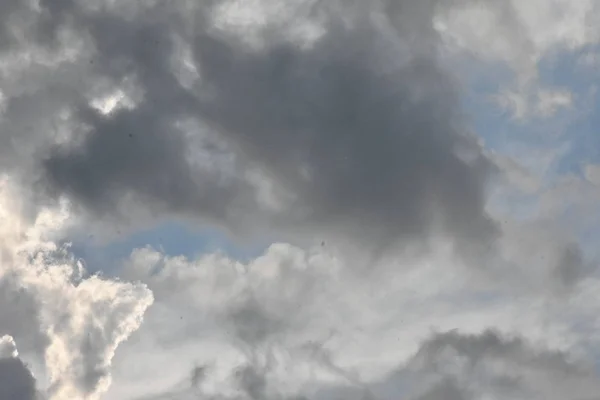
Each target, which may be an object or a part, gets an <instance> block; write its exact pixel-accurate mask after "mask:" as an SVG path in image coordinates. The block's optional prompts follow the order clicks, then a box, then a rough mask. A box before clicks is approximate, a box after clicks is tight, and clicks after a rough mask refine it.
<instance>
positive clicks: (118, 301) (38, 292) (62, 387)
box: [0, 179, 152, 400]
mask: <svg viewBox="0 0 600 400" xmlns="http://www.w3.org/2000/svg"><path fill="white" fill-rule="evenodd" d="M11 183H12V182H11V181H10V179H2V181H1V187H0V235H1V237H2V243H1V244H0V255H1V258H0V296H1V297H2V298H3V299H6V301H5V302H3V303H2V305H1V307H0V327H1V329H2V330H3V331H4V332H3V333H4V334H9V335H11V337H14V338H15V339H16V340H18V341H19V342H22V343H23V344H24V346H23V351H24V354H25V355H29V356H30V357H33V359H35V357H36V355H37V356H43V364H44V365H45V370H44V372H45V377H46V378H47V384H48V385H47V386H46V385H45V382H43V381H42V382H41V385H40V388H39V389H40V390H42V391H43V392H45V393H46V394H47V398H49V399H51V400H62V399H76V398H86V399H95V398H99V396H100V395H101V394H102V393H103V392H104V391H105V390H106V389H107V387H108V386H109V384H110V372H109V367H110V363H111V360H112V358H113V356H114V352H115V349H116V348H117V346H118V345H119V343H121V342H122V341H123V340H125V339H126V338H127V337H128V336H129V335H130V334H131V333H132V332H133V331H135V330H136V329H137V327H138V326H139V324H140V323H141V319H142V315H143V313H144V311H145V309H146V308H147V307H148V306H149V305H150V304H151V303H152V295H151V293H150V292H149V291H148V290H147V288H146V287H145V286H144V285H141V284H129V283H122V282H119V281H111V280H106V279H102V278H100V277H98V276H86V274H85V271H84V269H83V267H82V265H81V263H80V262H79V261H78V260H76V259H75V258H74V257H73V256H72V255H71V254H70V253H69V252H68V247H64V246H60V245H58V244H56V243H55V242H54V241H53V240H52V239H53V236H54V235H56V233H57V231H58V230H59V229H60V228H61V226H62V225H63V224H64V222H65V219H66V218H67V217H68V210H67V209H66V208H64V207H63V208H62V209H59V210H52V209H46V210H44V211H43V212H42V213H40V214H39V215H38V216H37V217H36V219H35V220H34V221H33V223H30V222H29V221H28V220H27V219H26V218H24V217H23V215H22V213H21V211H20V210H19V204H18V203H19V196H18V191H17V190H16V189H15V187H14V186H13V185H11ZM6 340H8V339H6ZM6 340H5V341H6ZM27 353H29V354H27ZM11 363H13V364H14V363H16V361H11Z"/></svg>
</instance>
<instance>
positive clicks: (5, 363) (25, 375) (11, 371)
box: [0, 357, 37, 400]
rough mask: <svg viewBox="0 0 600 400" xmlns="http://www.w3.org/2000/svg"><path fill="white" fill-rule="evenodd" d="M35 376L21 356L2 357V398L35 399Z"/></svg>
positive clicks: (0, 390)
mask: <svg viewBox="0 0 600 400" xmlns="http://www.w3.org/2000/svg"><path fill="white" fill-rule="evenodd" d="M36 393H37V392H36V389H35V378H34V377H33V375H31V372H30V371H29V369H28V368H27V366H26V365H25V364H24V363H23V361H21V359H19V358H16V357H15V358H3V359H0V399H6V400H8V399H11V400H35V399H36V398H37V397H36V396H37V394H36Z"/></svg>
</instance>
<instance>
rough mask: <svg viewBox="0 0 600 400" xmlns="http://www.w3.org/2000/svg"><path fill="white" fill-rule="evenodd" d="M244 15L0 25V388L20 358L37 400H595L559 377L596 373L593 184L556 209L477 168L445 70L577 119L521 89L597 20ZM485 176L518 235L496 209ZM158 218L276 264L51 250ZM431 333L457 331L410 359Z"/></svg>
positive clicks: (532, 88) (354, 13)
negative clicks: (242, 243)
mask: <svg viewBox="0 0 600 400" xmlns="http://www.w3.org/2000/svg"><path fill="white" fill-rule="evenodd" d="M252 4H253V5H251V6H250V5H245V6H241V3H240V2H237V1H211V2H201V3H199V2H189V1H185V0H175V1H171V2H127V1H125V2H113V1H100V2H90V1H84V0H60V1H41V2H39V4H34V3H31V2H25V1H8V2H5V3H3V5H2V6H0V38H1V39H2V40H0V88H1V89H0V172H3V173H5V174H6V175H7V176H8V178H7V179H5V180H3V181H2V182H3V183H2V185H3V186H2V188H1V189H0V238H1V239H2V240H1V243H0V255H1V259H0V261H1V263H0V327H2V329H5V331H3V332H0V335H4V334H7V335H10V337H14V338H15V341H17V342H18V343H19V349H20V352H21V354H22V356H20V357H19V358H15V357H16V356H12V355H11V356H10V357H5V358H3V359H2V361H0V377H3V376H5V375H6V374H13V373H18V374H20V375H19V376H24V377H27V376H30V375H31V374H29V375H28V373H29V372H28V371H27V368H25V366H24V364H23V363H22V362H21V360H28V361H29V360H32V361H33V362H34V363H35V365H36V366H38V365H37V364H39V365H41V366H42V368H40V369H41V370H42V372H43V373H42V374H37V369H36V370H35V371H36V378H35V379H33V378H32V375H31V380H24V381H23V382H25V383H26V385H25V386H27V387H31V388H33V387H35V385H36V384H37V386H38V389H39V390H40V391H41V392H43V394H44V395H45V396H46V397H48V398H50V399H51V400H62V399H72V398H82V399H86V400H87V399H91V400H94V399H100V398H102V396H104V397H106V398H135V397H136V396H139V395H142V394H146V395H148V396H149V398H154V399H161V398H171V397H179V398H181V399H184V398H194V397H198V396H200V395H206V396H213V398H215V399H220V398H222V399H241V398H245V399H258V398H261V399H269V398H281V399H300V398H307V399H312V398H314V399H316V400H325V399H332V398H339V397H342V398H348V399H352V398H357V399H365V398H369V399H378V398H381V399H387V398H397V397H399V396H400V397H403V398H407V399H423V400H426V399H430V400H435V399H438V398H450V399H457V400H458V399H475V398H479V397H483V396H484V395H489V396H496V397H503V396H504V397H506V396H508V397H511V398H528V399H529V398H536V396H537V397H538V398H548V399H552V398H570V397H569V396H574V395H575V394H576V395H577V396H579V395H581V396H580V398H581V400H583V399H585V400H587V398H590V397H592V396H594V395H595V393H597V392H598V391H597V389H598V388H597V384H596V381H597V374H596V371H593V370H592V369H591V368H587V367H586V366H579V364H577V363H575V362H571V361H570V360H567V358H568V357H567V356H566V355H565V354H569V355H570V354H577V355H579V354H580V353H581V352H582V351H583V350H589V352H590V354H594V355H596V353H597V351H596V350H595V349H597V348H598V337H597V335H595V334H594V332H596V331H597V328H598V327H599V326H600V324H599V323H598V320H597V316H596V310H597V307H598V301H597V299H596V297H597V296H595V293H597V289H598V281H597V277H595V276H594V275H593V274H592V273H591V272H592V271H593V268H592V267H593V262H592V261H593V260H590V259H589V257H588V253H586V252H585V251H584V249H582V248H581V246H580V243H579V240H578V238H579V237H578V234H580V233H581V228H582V227H584V226H586V227H589V226H587V225H586V224H591V223H592V222H593V220H595V219H594V218H592V217H590V215H593V213H594V212H596V211H597V210H596V208H597V207H596V204H597V203H598V201H597V200H598V191H597V190H596V189H597V183H598V182H597V181H598V179H597V175H598V173H597V171H596V169H597V167H595V166H593V165H589V166H588V167H587V169H586V171H585V175H586V179H587V181H584V180H583V179H580V178H577V177H572V176H568V177H562V178H561V179H558V180H554V181H553V183H556V184H555V185H548V184H547V182H546V181H545V180H544V179H542V178H540V177H537V176H534V175H535V174H533V173H531V172H530V171H528V169H527V168H526V167H525V166H523V165H519V163H517V162H513V160H512V159H511V158H510V157H509V156H506V157H504V156H498V155H497V154H494V153H493V152H491V151H489V149H485V148H484V147H483V143H482V142H481V141H480V140H478V138H477V136H476V135H475V134H474V133H473V132H472V129H471V127H470V123H469V119H468V116H467V115H466V114H467V113H466V112H465V111H466V110H464V109H463V108H462V100H463V95H464V94H465V92H464V89H465V88H463V87H461V86H460V80H459V79H456V78H457V76H456V75H460V74H461V73H463V74H469V73H470V72H471V69H469V68H467V69H465V71H459V73H456V71H453V70H452V69H451V67H452V65H453V64H452V62H453V61H455V60H454V59H452V57H448V55H449V53H452V50H456V49H459V50H461V51H462V50H466V51H467V52H471V53H474V54H475V55H476V57H477V58H479V59H481V60H484V61H487V62H490V61H492V62H497V61H500V62H502V63H505V64H506V65H508V66H509V67H510V68H511V69H512V70H513V72H515V76H516V77H517V79H516V82H515V83H514V87H512V86H511V87H508V89H507V90H504V91H502V90H501V91H500V93H501V94H506V96H505V97H502V98H501V100H502V101H504V103H502V102H501V103H502V104H504V105H505V106H508V107H513V108H514V110H515V112H516V113H517V115H518V116H523V117H525V116H531V115H536V116H539V117H543V118H547V117H550V116H551V115H553V114H554V113H555V112H556V111H557V110H558V109H564V110H565V111H569V108H570V107H571V106H572V105H573V104H576V99H575V94H574V93H572V92H571V91H569V90H566V89H564V88H561V87H558V86H557V87H552V88H550V87H546V86H544V85H543V84H540V82H541V81H539V80H538V79H539V76H538V75H539V71H538V69H539V67H540V65H539V63H540V62H541V61H542V60H544V59H545V57H547V56H548V55H551V54H552V53H553V52H555V51H558V50H562V49H564V48H567V49H569V50H575V49H580V48H582V47H584V46H593V45H594V43H595V42H597V40H598V37H597V34H598V32H597V30H596V29H595V28H593V27H594V26H596V25H593V24H592V25H590V26H591V28H585V24H582V23H581V22H582V21H589V20H592V21H593V19H594V18H595V16H594V15H595V14H596V13H595V11H596V10H597V7H596V5H595V3H594V2H592V1H587V0H581V1H572V2H566V1H563V0H552V1H549V2H548V3H544V4H542V3H540V2H538V1H534V2H532V3H531V4H533V6H532V5H531V4H529V3H527V4H525V2H519V3H518V4H517V3H516V2H504V3H502V2H493V1H477V0H468V1H467V0H465V1H462V0H461V1H458V0H456V1H451V2H440V1H428V2H423V1H421V2H418V1H408V0H400V1H387V0H385V1H384V0H381V1H372V2H344V4H342V3H340V2H337V1H293V2H288V3H286V4H284V5H281V4H278V5H277V7H275V6H274V4H273V2H271V1H267V0H263V1H260V0H259V1H253V2H252ZM546 5H548V7H546ZM551 6H552V7H551ZM553 7H554V10H555V11H556V15H555V13H553V12H552V9H553ZM538 11H539V13H538ZM588 12H589V14H591V16H586V13H588ZM559 14H560V15H559ZM548 27H550V28H552V29H549V28H548ZM554 28H556V29H554ZM559 28H560V29H559ZM449 50H450V51H449ZM454 55H456V53H454ZM459 56H464V54H462V53H461V54H459ZM459 78H460V76H459ZM502 104H501V105H502ZM573 108H576V107H573ZM528 156H530V154H528ZM550 158H552V157H549V158H548V159H550ZM537 162H538V164H539V161H537ZM543 164H544V165H548V164H550V162H549V161H548V163H546V162H544V163H543ZM498 174H500V175H502V177H503V178H507V180H508V181H509V182H508V184H509V185H508V186H511V185H512V186H511V187H510V188H509V189H507V192H510V191H513V190H514V191H515V192H520V193H519V194H518V195H519V196H521V197H519V198H518V199H519V200H520V201H521V200H522V201H523V203H527V200H529V201H530V202H529V203H528V204H525V205H522V204H521V203H518V202H517V201H515V202H510V203H511V204H508V205H506V204H505V206H506V208H511V207H514V208H515V209H516V208H519V210H518V211H519V212H515V213H513V214H510V213H507V214H508V216H506V215H503V214H502V213H500V212H498V211H497V210H491V209H492V208H493V207H490V203H489V196H488V195H489V193H488V189H490V187H494V188H496V189H498V188H499V187H500V186H499V185H498V181H497V180H496V179H495V178H497V176H498ZM550 186H552V187H550ZM505 193H506V192H505ZM578 193H579V194H578ZM581 193H583V195H581ZM512 194H514V193H513V192H511V195H512ZM567 195H568V196H567ZM528 196H529V199H525V200H523V198H525V197H528ZM517 197H518V196H515V198H517ZM533 197H535V199H533V200H532V199H531V198H533ZM506 198H508V196H507V197H505V199H506ZM509 200H512V197H510V198H509ZM505 203H507V202H506V201H505ZM517 203H518V204H517ZM528 206H529V207H528ZM571 207H572V208H577V210H578V212H577V213H572V212H571V213H569V215H566V214H567V211H569V210H567V208H571ZM523 210H524V211H523ZM513 211H514V210H513ZM517 214H518V215H517ZM557 216H560V218H558V217H557ZM494 217H495V218H494ZM156 219H179V220H182V221H185V222H186V223H190V224H198V225H205V224H210V225H218V226H219V227H221V228H224V229H227V230H229V232H231V233H232V236H236V235H237V236H242V237H251V238H252V239H257V240H259V241H262V240H263V239H264V237H265V236H266V237H267V239H272V240H275V239H276V240H277V241H278V242H277V243H274V244H273V245H271V246H270V247H269V248H268V249H266V251H265V252H264V254H263V255H262V256H260V257H257V258H255V259H251V260H246V261H239V260H235V259H232V258H231V257H227V256H226V255H223V254H219V253H215V254H207V255H204V256H200V257H197V258H193V259H188V258H185V257H174V256H172V255H165V254H162V253H161V252H159V251H156V250H154V249H152V248H143V249H136V250H135V251H134V252H133V253H132V255H131V257H129V259H127V260H126V261H125V264H124V266H123V267H122V268H121V269H119V268H111V271H115V274H116V275H117V277H103V276H101V275H97V276H96V275H94V276H90V275H89V274H88V273H87V272H86V271H85V269H84V263H83V261H80V260H77V259H76V257H75V255H74V254H73V252H72V251H71V249H70V248H69V246H68V245H64V244H62V243H63V241H64V240H63V239H64V238H65V237H68V236H69V235H72V234H73V232H77V233H78V234H79V233H81V232H83V233H85V235H88V234H91V233H96V231H97V230H98V229H106V228H113V229H114V228H115V227H116V229H119V228H120V227H121V226H122V225H123V224H130V228H131V229H136V228H138V227H140V226H141V225H142V224H152V223H153V221H155V220H156ZM70 229H73V230H70ZM287 242H289V243H287ZM307 242H316V243H318V244H320V243H322V245H321V246H316V247H310V246H309V245H306V246H305V244H306V243H307ZM292 243H293V244H292ZM304 247H305V248H304ZM415 247H416V248H417V249H418V250H423V249H425V250H427V251H426V252H422V251H416V252H413V251H412V250H414V248H415ZM366 250H374V251H373V252H376V253H377V255H378V256H379V257H371V252H369V251H366ZM383 250H385V251H383ZM465 264H468V265H469V266H473V265H476V266H477V267H478V268H465ZM558 295H559V296H558ZM154 299H156V301H155V302H154ZM1 305H4V306H1ZM151 305H152V307H151ZM142 319H143V320H144V323H143V324H142ZM432 327H433V328H435V329H436V330H437V331H440V332H446V331H448V330H451V329H453V328H456V327H460V328H461V330H460V333H456V332H455V333H440V334H434V335H433V336H432V337H431V338H430V339H429V340H427V341H426V342H425V343H423V344H422V345H421V342H422V339H423V338H426V337H429V335H430V329H431V328H432ZM488 328H494V329H497V330H498V332H501V333H490V332H486V330H487V329H488ZM134 332H136V335H135V336H133V333H134ZM508 334H515V335H518V337H520V338H522V339H514V340H513V339H510V338H507V336H506V335H508ZM130 337H132V340H127V339H128V338H130ZM2 340H3V341H4V342H2V343H4V346H8V345H7V344H6V343H8V341H9V339H2ZM542 340H545V341H547V342H548V343H546V344H548V347H549V348H551V349H554V350H557V351H558V352H555V351H554V350H552V351H550V350H545V348H544V346H541V345H540V348H544V349H542V350H540V349H537V347H536V346H537V344H538V343H539V342H540V341H542ZM11 343H12V342H11ZM117 347H118V348H119V353H117V352H116V349H117ZM582 348H583V350H582ZM419 349H420V350H419ZM536 349H537V350H536ZM415 352H416V356H414V357H413V354H415ZM11 354H12V353H11ZM6 360H8V361H6ZM4 362H6V363H7V364H6V365H7V366H6V371H7V372H6V373H5V372H4V364H2V363H4ZM575 364H577V366H575ZM198 365H201V366H202V367H201V369H198V367H197V366H198ZM112 369H114V371H112ZM200 371H201V373H200ZM565 371H567V373H566V375H565V374H563V372H565ZM561 374H562V375H561ZM565 376H566V378H565ZM2 379H4V378H2ZM113 380H114V381H115V382H118V385H116V387H113V388H111V387H109V386H110V384H111V382H112V381H113ZM16 381H17V380H16V379H15V382H16ZM558 382H561V383H564V384H565V388H568V390H571V392H567V391H566V390H567V389H561V388H559V387H558ZM25 386H24V387H25ZM165 388H167V390H166V391H165ZM573 393H575V394H573ZM299 396H300V397H299ZM302 396H303V397H302ZM553 396H554V397H553ZM561 396H562V397H561ZM586 396H587V398H586ZM592 398H593V397H592ZM574 399H579V398H578V397H574Z"/></svg>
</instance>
